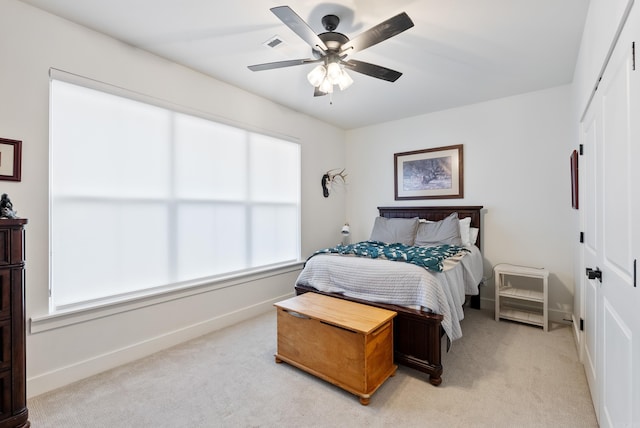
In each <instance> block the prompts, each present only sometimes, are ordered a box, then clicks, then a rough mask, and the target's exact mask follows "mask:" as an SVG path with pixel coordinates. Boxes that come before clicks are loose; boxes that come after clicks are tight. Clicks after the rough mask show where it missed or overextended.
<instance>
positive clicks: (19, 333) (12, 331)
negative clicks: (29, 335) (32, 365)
mask: <svg viewBox="0 0 640 428" xmlns="http://www.w3.org/2000/svg"><path fill="white" fill-rule="evenodd" d="M26 223H27V220H26V219H22V218H20V219H4V218H3V219H0V394H1V395H0V428H8V427H20V428H26V427H29V426H30V425H31V424H30V423H29V421H28V418H29V413H28V411H27V373H26V357H25V345H26V344H25V334H26V333H25V309H24V225H25V224H26Z"/></svg>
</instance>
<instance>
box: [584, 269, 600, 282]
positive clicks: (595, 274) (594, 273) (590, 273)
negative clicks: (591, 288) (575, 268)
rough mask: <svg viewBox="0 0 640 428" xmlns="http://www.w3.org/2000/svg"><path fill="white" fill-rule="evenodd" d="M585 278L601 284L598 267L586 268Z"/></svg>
mask: <svg viewBox="0 0 640 428" xmlns="http://www.w3.org/2000/svg"><path fill="white" fill-rule="evenodd" d="M586 274H587V278H589V279H596V278H597V279H598V281H600V282H602V271H601V270H600V268H599V267H598V266H596V268H595V269H591V268H587V270H586Z"/></svg>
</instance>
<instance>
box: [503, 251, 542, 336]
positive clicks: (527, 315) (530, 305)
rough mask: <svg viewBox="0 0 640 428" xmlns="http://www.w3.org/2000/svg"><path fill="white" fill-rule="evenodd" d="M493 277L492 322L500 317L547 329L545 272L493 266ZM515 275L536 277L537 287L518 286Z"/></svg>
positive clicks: (511, 266) (514, 266) (529, 268)
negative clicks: (493, 301)
mask: <svg viewBox="0 0 640 428" xmlns="http://www.w3.org/2000/svg"><path fill="white" fill-rule="evenodd" d="M493 272H494V277H495V288H496V290H495V293H496V295H495V299H496V313H495V317H496V321H500V318H502V319H507V320H511V321H518V322H522V323H527V324H533V325H537V326H540V327H542V329H543V330H544V331H548V329H549V314H548V303H547V302H548V300H547V296H548V288H549V271H548V270H547V269H543V268H532V267H527V266H517V265H510V264H504V263H503V264H499V265H497V266H495V267H494V269H493ZM518 277H520V279H522V278H533V279H534V280H539V283H540V284H539V286H536V287H528V288H524V287H522V288H519V287H518V285H519V284H518V281H517V279H518Z"/></svg>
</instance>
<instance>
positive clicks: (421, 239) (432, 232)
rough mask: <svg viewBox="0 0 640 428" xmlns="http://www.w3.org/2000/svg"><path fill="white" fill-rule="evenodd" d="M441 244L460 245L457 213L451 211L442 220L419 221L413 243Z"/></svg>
mask: <svg viewBox="0 0 640 428" xmlns="http://www.w3.org/2000/svg"><path fill="white" fill-rule="evenodd" d="M441 244H449V245H462V239H461V238H460V222H459V220H458V213H452V214H450V215H449V217H447V218H445V219H444V220H440V221H436V222H432V223H420V225H419V226H418V231H417V232H416V240H415V245H420V246H423V247H430V246H434V245H441Z"/></svg>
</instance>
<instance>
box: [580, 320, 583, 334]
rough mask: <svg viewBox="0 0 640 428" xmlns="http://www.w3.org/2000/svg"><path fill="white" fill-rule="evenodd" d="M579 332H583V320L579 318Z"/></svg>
mask: <svg viewBox="0 0 640 428" xmlns="http://www.w3.org/2000/svg"><path fill="white" fill-rule="evenodd" d="M580 331H584V320H583V319H582V318H580Z"/></svg>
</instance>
